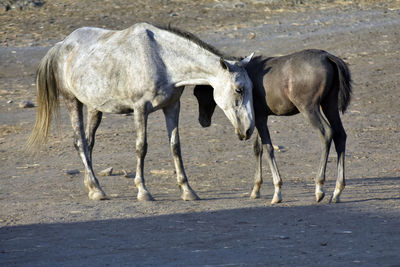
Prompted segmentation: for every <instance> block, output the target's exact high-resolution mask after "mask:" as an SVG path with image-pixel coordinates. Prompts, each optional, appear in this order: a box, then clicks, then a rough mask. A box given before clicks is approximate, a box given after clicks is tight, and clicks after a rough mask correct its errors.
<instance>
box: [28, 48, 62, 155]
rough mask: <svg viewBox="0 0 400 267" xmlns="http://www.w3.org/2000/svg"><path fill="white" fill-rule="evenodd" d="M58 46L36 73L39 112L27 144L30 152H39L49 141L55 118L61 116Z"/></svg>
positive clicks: (52, 50)
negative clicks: (51, 126)
mask: <svg viewBox="0 0 400 267" xmlns="http://www.w3.org/2000/svg"><path fill="white" fill-rule="evenodd" d="M57 52H58V45H56V46H54V47H52V48H51V49H50V50H49V51H48V52H47V54H46V55H45V56H44V58H43V59H42V61H41V62H40V64H39V67H38V69H37V72H36V90H37V96H36V101H37V106H38V107H37V112H36V121H35V125H34V126H33V130H32V133H31V135H30V137H29V139H28V141H27V143H26V149H27V150H28V151H37V150H38V149H39V148H40V147H41V146H42V145H43V144H44V143H45V142H46V140H47V137H48V135H49V132H50V124H51V121H52V118H53V116H54V117H55V118H57V117H58V115H59V89H58V81H57V77H56V76H57V74H56V71H57V69H56V68H57V62H56V60H55V58H56V55H57Z"/></svg>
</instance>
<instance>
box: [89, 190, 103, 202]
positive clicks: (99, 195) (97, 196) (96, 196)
mask: <svg viewBox="0 0 400 267" xmlns="http://www.w3.org/2000/svg"><path fill="white" fill-rule="evenodd" d="M89 199H91V200H106V199H108V198H107V196H106V194H105V193H104V192H103V190H92V191H89Z"/></svg>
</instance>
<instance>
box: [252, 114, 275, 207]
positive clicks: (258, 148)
mask: <svg viewBox="0 0 400 267" xmlns="http://www.w3.org/2000/svg"><path fill="white" fill-rule="evenodd" d="M256 127H257V131H258V135H257V139H256V141H255V143H254V154H255V156H256V160H257V167H256V174H255V181H254V187H253V190H252V192H251V195H250V197H251V198H254V199H255V198H259V197H260V188H261V184H262V182H263V181H262V164H261V163H262V154H263V150H264V149H265V150H266V156H267V161H268V164H269V167H270V169H271V173H272V178H273V182H274V187H275V192H274V196H273V198H272V201H271V204H275V203H280V202H282V194H281V187H282V179H281V176H280V174H279V171H278V167H277V165H276V162H275V156H274V148H273V146H272V143H271V137H270V135H269V131H268V126H267V118H261V119H259V120H256Z"/></svg>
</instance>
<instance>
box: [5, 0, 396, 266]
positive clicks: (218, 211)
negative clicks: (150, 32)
mask: <svg viewBox="0 0 400 267" xmlns="http://www.w3.org/2000/svg"><path fill="white" fill-rule="evenodd" d="M47 2H48V3H46V4H45V5H43V6H42V7H40V8H39V7H38V8H35V7H27V8H26V9H24V10H22V11H19V10H10V11H7V12H6V11H4V9H2V10H0V25H1V27H0V62H1V64H0V170H1V172H0V207H1V208H0V227H1V228H0V265H2V266H13V265H17V266H54V265H56V264H57V265H65V266H87V265H89V264H90V265H98V266H104V265H112V266H118V265H129V266H132V265H135V266H136V265H137V266H147V265H154V266H184V265H188V266H226V265H227V266H231V265H232V266H257V265H259V266H265V265H271V266H276V265H283V266H314V265H321V264H324V265H328V266H339V265H340V266H349V265H352V266H353V265H359V266H378V265H379V266H399V263H400V255H399V246H400V227H399V226H400V171H399V169H400V155H399V151H400V142H399V139H400V138H399V137H400V128H399V122H400V105H399V104H398V99H399V98H400V80H399V66H400V33H399V27H400V1H385V2H384V3H380V2H381V1H376V2H375V1H353V2H350V1H344V0H343V1H306V0H304V1H294V0H293V1H289V0H288V1H274V0H270V1H260V0H258V1H257V0H254V1H250V0H249V1H233V2H225V1H211V0H201V1H196V2H195V1H193V3H192V2H186V1H179V0H176V1H169V0H163V1H122V0H119V1H90V3H87V1H76V0H66V1H59V0H55V1H47ZM131 2H135V3H131ZM0 8H2V7H1V5H0ZM139 21H150V22H155V23H169V22H171V23H172V24H173V25H175V26H178V27H181V28H183V29H186V30H189V31H192V32H194V33H196V34H197V35H199V36H200V37H201V38H202V39H204V40H206V41H207V42H209V43H210V44H212V45H215V46H216V47H218V48H219V49H220V50H223V51H225V52H227V53H229V54H234V55H246V54H249V53H250V52H252V51H255V52H256V53H257V54H264V55H271V56H273V55H283V54H287V53H290V52H294V51H298V50H302V49H305V48H320V49H325V50H327V51H329V52H331V53H332V54H335V55H337V56H339V57H341V58H343V59H344V60H345V61H346V62H347V63H348V64H349V66H350V69H351V71H352V74H353V80H354V94H353V99H352V103H351V105H350V107H349V110H348V112H347V113H346V114H344V115H343V116H342V120H343V124H344V127H345V129H346V131H347V134H348V139H347V153H346V157H347V158H346V174H347V187H346V189H345V191H344V193H343V195H342V201H343V202H342V203H340V204H328V198H327V199H324V200H323V201H322V203H319V204H316V203H315V202H314V183H313V178H314V176H315V175H316V171H317V167H318V159H319V155H320V143H319V138H318V136H317V134H316V133H315V132H314V131H313V130H312V129H311V127H310V126H309V125H308V124H307V123H306V122H305V121H304V119H303V118H302V117H301V116H300V115H299V116H293V117H271V118H270V121H269V125H270V131H271V135H272V140H273V142H274V144H275V145H278V146H280V147H283V148H282V149H281V150H280V151H276V158H277V162H278V165H279V168H280V171H281V174H282V178H283V181H284V185H283V199H284V201H283V203H281V204H278V205H271V204H270V200H271V198H272V194H273V186H272V178H271V175H270V171H269V169H268V168H267V166H266V165H267V164H264V181H265V183H264V185H263V187H262V191H261V193H262V198H261V199H258V200H250V199H249V195H250V190H251V188H252V184H253V175H254V167H255V162H254V159H253V155H252V153H253V152H252V143H253V141H254V137H255V136H253V137H252V138H251V140H249V141H244V142H241V141H239V140H238V139H237V138H236V136H235V134H234V131H233V128H232V126H231V125H230V123H229V122H228V120H227V119H226V118H225V116H224V115H223V113H222V112H221V111H220V110H217V112H216V114H215V117H214V121H213V124H212V125H211V127H210V128H206V129H203V128H201V127H200V125H199V124H198V122H197V103H196V100H195V98H194V97H193V96H192V91H191V90H190V89H187V90H185V92H184V95H183V97H182V101H181V102H182V112H181V119H180V122H181V123H180V134H181V143H182V153H183V159H184V163H185V166H186V171H187V174H188V176H189V181H190V183H191V186H192V187H193V188H194V189H195V190H196V192H197V193H198V194H199V196H200V197H201V198H202V200H201V201H196V202H184V201H182V200H180V198H179V196H180V193H179V189H178V188H177V186H176V179H175V175H174V168H173V163H172V157H171V155H170V152H169V146H168V141H167V133H166V130H165V126H164V125H165V123H164V118H163V116H162V112H156V113H153V114H152V115H151V116H150V119H149V136H148V142H149V148H148V154H147V157H146V163H145V174H146V176H145V177H146V182H147V186H148V188H149V190H150V192H151V193H152V194H153V196H154V197H155V198H156V201H154V202H150V203H143V202H138V201H137V200H136V198H135V196H136V192H137V191H136V188H135V186H134V183H133V179H132V177H134V170H135V164H136V163H135V159H134V144H135V133H134V131H133V123H132V117H131V116H122V115H111V114H105V116H104V119H103V122H102V124H101V126H100V128H99V130H98V134H97V140H96V141H97V143H96V146H95V149H94V168H95V170H96V171H97V172H98V171H100V170H103V169H105V168H107V167H113V168H114V174H113V175H112V176H106V177H102V176H99V180H100V183H101V185H102V187H103V189H104V190H105V192H106V193H107V194H108V196H109V197H110V198H111V199H110V200H108V201H101V202H95V201H90V200H89V199H88V198H87V194H86V192H85V190H84V187H83V181H82V180H83V173H82V172H78V173H76V174H73V175H69V174H67V172H68V171H71V170H76V169H78V170H80V171H82V170H83V168H82V164H81V162H80V160H79V158H78V156H77V155H76V152H75V150H74V148H73V145H72V129H71V127H70V124H69V119H68V115H67V114H66V110H65V108H64V107H63V108H62V118H61V122H60V127H59V130H58V131H57V129H56V128H54V131H53V135H52V136H51V138H50V140H49V142H48V144H47V145H46V146H45V147H44V148H43V151H42V152H41V153H40V154H39V156H37V157H29V156H28V155H26V153H24V152H23V145H24V142H25V141H26V139H27V137H28V136H29V133H30V130H31V128H32V125H33V122H34V117H35V111H36V108H20V107H19V104H20V103H21V102H22V101H31V102H33V103H35V79H34V74H35V69H36V65H37V64H38V62H39V61H40V59H41V58H42V56H43V55H44V54H45V53H46V51H47V49H48V47H49V46H51V45H53V44H54V43H55V42H57V41H60V40H62V39H63V38H64V37H65V36H66V35H67V34H68V33H70V32H71V31H72V30H74V29H76V28H77V27H80V26H84V25H86V26H98V27H106V28H113V29H122V28H124V27H127V26H129V25H131V24H133V23H135V22H139ZM254 36H255V38H253V37H254ZM335 154H336V153H335V151H334V148H332V150H331V155H330V157H329V163H328V169H327V182H326V189H327V190H328V191H329V193H331V192H332V191H333V189H334V182H335V177H336V157H335ZM122 170H126V171H127V172H128V177H124V176H123V175H122Z"/></svg>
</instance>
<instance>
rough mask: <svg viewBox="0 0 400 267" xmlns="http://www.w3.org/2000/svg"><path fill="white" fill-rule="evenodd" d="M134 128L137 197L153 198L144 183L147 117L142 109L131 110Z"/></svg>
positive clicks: (146, 199) (140, 198) (142, 198)
mask: <svg viewBox="0 0 400 267" xmlns="http://www.w3.org/2000/svg"><path fill="white" fill-rule="evenodd" d="M133 116H134V123H135V129H136V177H135V184H136V187H137V189H138V194H137V199H138V200H145V201H151V200H154V199H153V197H152V196H151V194H150V193H149V191H148V190H147V188H146V185H145V183H144V158H145V157H146V153H147V118H148V114H147V112H146V111H145V110H144V109H139V108H137V109H135V110H134V112H133Z"/></svg>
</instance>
